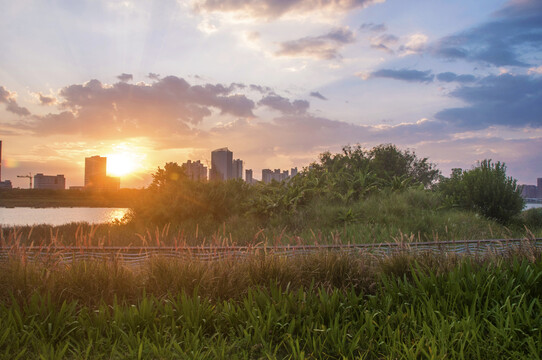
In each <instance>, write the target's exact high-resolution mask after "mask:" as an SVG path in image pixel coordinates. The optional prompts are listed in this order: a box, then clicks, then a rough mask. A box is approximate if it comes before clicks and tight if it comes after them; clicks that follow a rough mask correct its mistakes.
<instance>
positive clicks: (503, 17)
mask: <svg viewBox="0 0 542 360" xmlns="http://www.w3.org/2000/svg"><path fill="white" fill-rule="evenodd" d="M541 17H542V2H541V1H540V0H516V1H510V2H509V3H508V5H507V6H505V7H504V8H503V9H501V10H500V11H498V12H496V13H495V14H494V16H493V18H492V20H491V21H488V22H485V23H483V24H481V25H479V26H476V27H473V28H470V29H468V30H466V31H462V32H459V33H457V34H454V35H450V36H447V37H444V38H442V39H440V40H439V41H437V42H436V43H435V44H433V45H432V46H431V48H430V52H431V53H432V54H434V55H436V56H438V57H441V58H445V59H448V60H458V59H461V60H466V61H473V62H482V63H487V64H490V65H494V66H520V67H528V66H529V64H528V59H527V58H526V56H525V55H529V54H532V53H533V52H540V49H541V47H542V21H540V19H541Z"/></svg>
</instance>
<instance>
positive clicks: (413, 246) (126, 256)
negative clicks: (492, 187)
mask: <svg viewBox="0 0 542 360" xmlns="http://www.w3.org/2000/svg"><path fill="white" fill-rule="evenodd" d="M533 250H534V251H541V250H542V238H535V239H525V238H523V239H484V240H457V241H438V242H395V243H379V244H333V245H278V246H269V245H256V246H212V245H210V246H177V247H175V246H144V247H143V246H130V247H120V246H12V247H0V261H7V260H9V259H10V258H14V257H21V256H24V258H25V259H27V260H30V261H55V262H60V263H71V262H74V261H79V260H115V261H122V262H124V263H127V264H141V263H143V262H145V261H146V260H148V259H150V258H152V257H155V256H160V257H170V258H176V259H191V260H194V259H197V260H201V261H213V260H220V259H242V258H246V257H248V256H252V255H271V254H274V255H281V256H298V255H307V254H311V253H315V252H321V251H334V252H341V253H349V254H358V253H359V254H361V253H365V254H372V255H375V256H386V255H392V254H395V253H398V252H409V253H451V254H463V255H484V254H497V255H498V254H506V253H507V252H512V251H531V252H532V251H533Z"/></svg>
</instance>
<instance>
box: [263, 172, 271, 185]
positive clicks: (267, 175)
mask: <svg viewBox="0 0 542 360" xmlns="http://www.w3.org/2000/svg"><path fill="white" fill-rule="evenodd" d="M272 180H273V170H271V169H262V182H263V183H265V184H269V183H270V182H271V181H272Z"/></svg>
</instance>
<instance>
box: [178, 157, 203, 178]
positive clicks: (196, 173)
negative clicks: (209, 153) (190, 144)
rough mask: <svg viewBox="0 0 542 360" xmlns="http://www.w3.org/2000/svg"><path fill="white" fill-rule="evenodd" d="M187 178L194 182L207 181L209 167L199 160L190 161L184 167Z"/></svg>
mask: <svg viewBox="0 0 542 360" xmlns="http://www.w3.org/2000/svg"><path fill="white" fill-rule="evenodd" d="M182 167H183V169H184V171H185V174H186V176H187V177H188V178H189V179H191V180H194V181H206V180H207V166H204V165H203V164H202V163H201V162H200V161H199V160H197V161H194V162H192V161H191V160H188V161H187V162H185V163H184V164H183V165H182Z"/></svg>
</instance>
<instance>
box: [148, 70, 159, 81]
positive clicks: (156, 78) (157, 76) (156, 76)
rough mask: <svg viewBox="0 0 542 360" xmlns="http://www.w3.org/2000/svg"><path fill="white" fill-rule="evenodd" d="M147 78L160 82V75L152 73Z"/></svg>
mask: <svg viewBox="0 0 542 360" xmlns="http://www.w3.org/2000/svg"><path fill="white" fill-rule="evenodd" d="M147 77H148V78H149V79H151V80H160V75H159V74H155V73H151V72H150V73H149V74H148V75H147Z"/></svg>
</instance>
